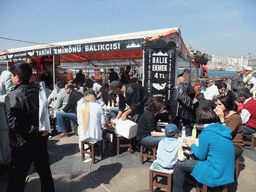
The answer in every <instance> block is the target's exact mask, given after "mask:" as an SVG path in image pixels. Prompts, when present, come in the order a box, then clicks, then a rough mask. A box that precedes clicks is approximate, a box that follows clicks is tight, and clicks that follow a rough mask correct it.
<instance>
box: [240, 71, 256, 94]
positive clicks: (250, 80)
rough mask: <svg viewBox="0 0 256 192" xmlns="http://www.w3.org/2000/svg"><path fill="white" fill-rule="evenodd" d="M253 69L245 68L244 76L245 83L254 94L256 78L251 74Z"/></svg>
mask: <svg viewBox="0 0 256 192" xmlns="http://www.w3.org/2000/svg"><path fill="white" fill-rule="evenodd" d="M251 72H252V68H251V67H245V72H244V74H245V76H244V79H243V80H244V83H245V85H246V86H247V88H249V89H250V92H251V93H253V92H254V91H256V78H255V77H254V76H253V74H251Z"/></svg>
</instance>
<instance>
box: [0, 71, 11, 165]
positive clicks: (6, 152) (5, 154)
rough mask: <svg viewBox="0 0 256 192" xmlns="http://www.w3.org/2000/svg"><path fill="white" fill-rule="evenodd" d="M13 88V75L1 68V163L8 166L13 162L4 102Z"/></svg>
mask: <svg viewBox="0 0 256 192" xmlns="http://www.w3.org/2000/svg"><path fill="white" fill-rule="evenodd" d="M13 88H14V84H13V82H12V79H11V73H10V72H9V71H7V70H4V69H2V68H0V122H1V124H0V163H4V164H6V165H8V164H9V163H10V160H11V149H10V143H9V137H8V133H9V128H8V126H7V120H6V114H5V105H4V101H5V97H6V96H7V94H9V93H10V92H11V91H12V90H13Z"/></svg>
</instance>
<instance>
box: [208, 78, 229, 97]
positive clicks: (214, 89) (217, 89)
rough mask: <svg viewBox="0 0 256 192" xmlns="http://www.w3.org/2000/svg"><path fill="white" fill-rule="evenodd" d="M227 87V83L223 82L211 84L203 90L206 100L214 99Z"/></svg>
mask: <svg viewBox="0 0 256 192" xmlns="http://www.w3.org/2000/svg"><path fill="white" fill-rule="evenodd" d="M226 89H227V85H226V84H225V83H222V82H220V83H218V84H217V86H216V85H212V86H211V87H209V88H208V89H207V90H206V91H205V92H204V97H205V99H207V100H215V99H217V98H219V97H220V96H221V95H223V94H224V93H225V91H226Z"/></svg>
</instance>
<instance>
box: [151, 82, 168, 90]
mask: <svg viewBox="0 0 256 192" xmlns="http://www.w3.org/2000/svg"><path fill="white" fill-rule="evenodd" d="M152 86H153V87H154V88H155V89H157V90H158V91H159V90H163V89H165V86H166V83H162V84H160V83H152Z"/></svg>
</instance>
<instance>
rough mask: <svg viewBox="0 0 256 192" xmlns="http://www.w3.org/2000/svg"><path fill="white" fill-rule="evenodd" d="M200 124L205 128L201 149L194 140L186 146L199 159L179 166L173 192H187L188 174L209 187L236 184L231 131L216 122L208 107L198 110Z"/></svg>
mask: <svg viewBox="0 0 256 192" xmlns="http://www.w3.org/2000/svg"><path fill="white" fill-rule="evenodd" d="M197 121H198V123H199V124H204V125H205V126H206V127H205V128H204V130H203V131H202V132H201V133H200V135H199V146H197V145H196V143H195V142H193V141H185V143H186V145H187V146H188V147H190V148H191V149H192V150H193V153H194V155H195V157H196V158H197V159H199V160H186V161H183V162H177V163H176V165H175V167H174V172H173V192H180V191H184V189H183V185H184V180H185V175H186V174H191V176H193V177H194V178H195V179H196V180H197V181H198V182H199V183H202V184H205V185H207V186H209V187H217V186H222V185H225V184H229V183H232V182H234V169H235V166H234V164H235V155H234V148H233V144H232V140H231V139H232V136H231V129H230V128H229V127H226V126H224V125H222V124H220V123H217V121H218V117H217V115H216V114H215V112H214V111H213V109H212V108H211V107H208V106H207V107H202V108H201V109H199V111H198V112H197Z"/></svg>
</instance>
